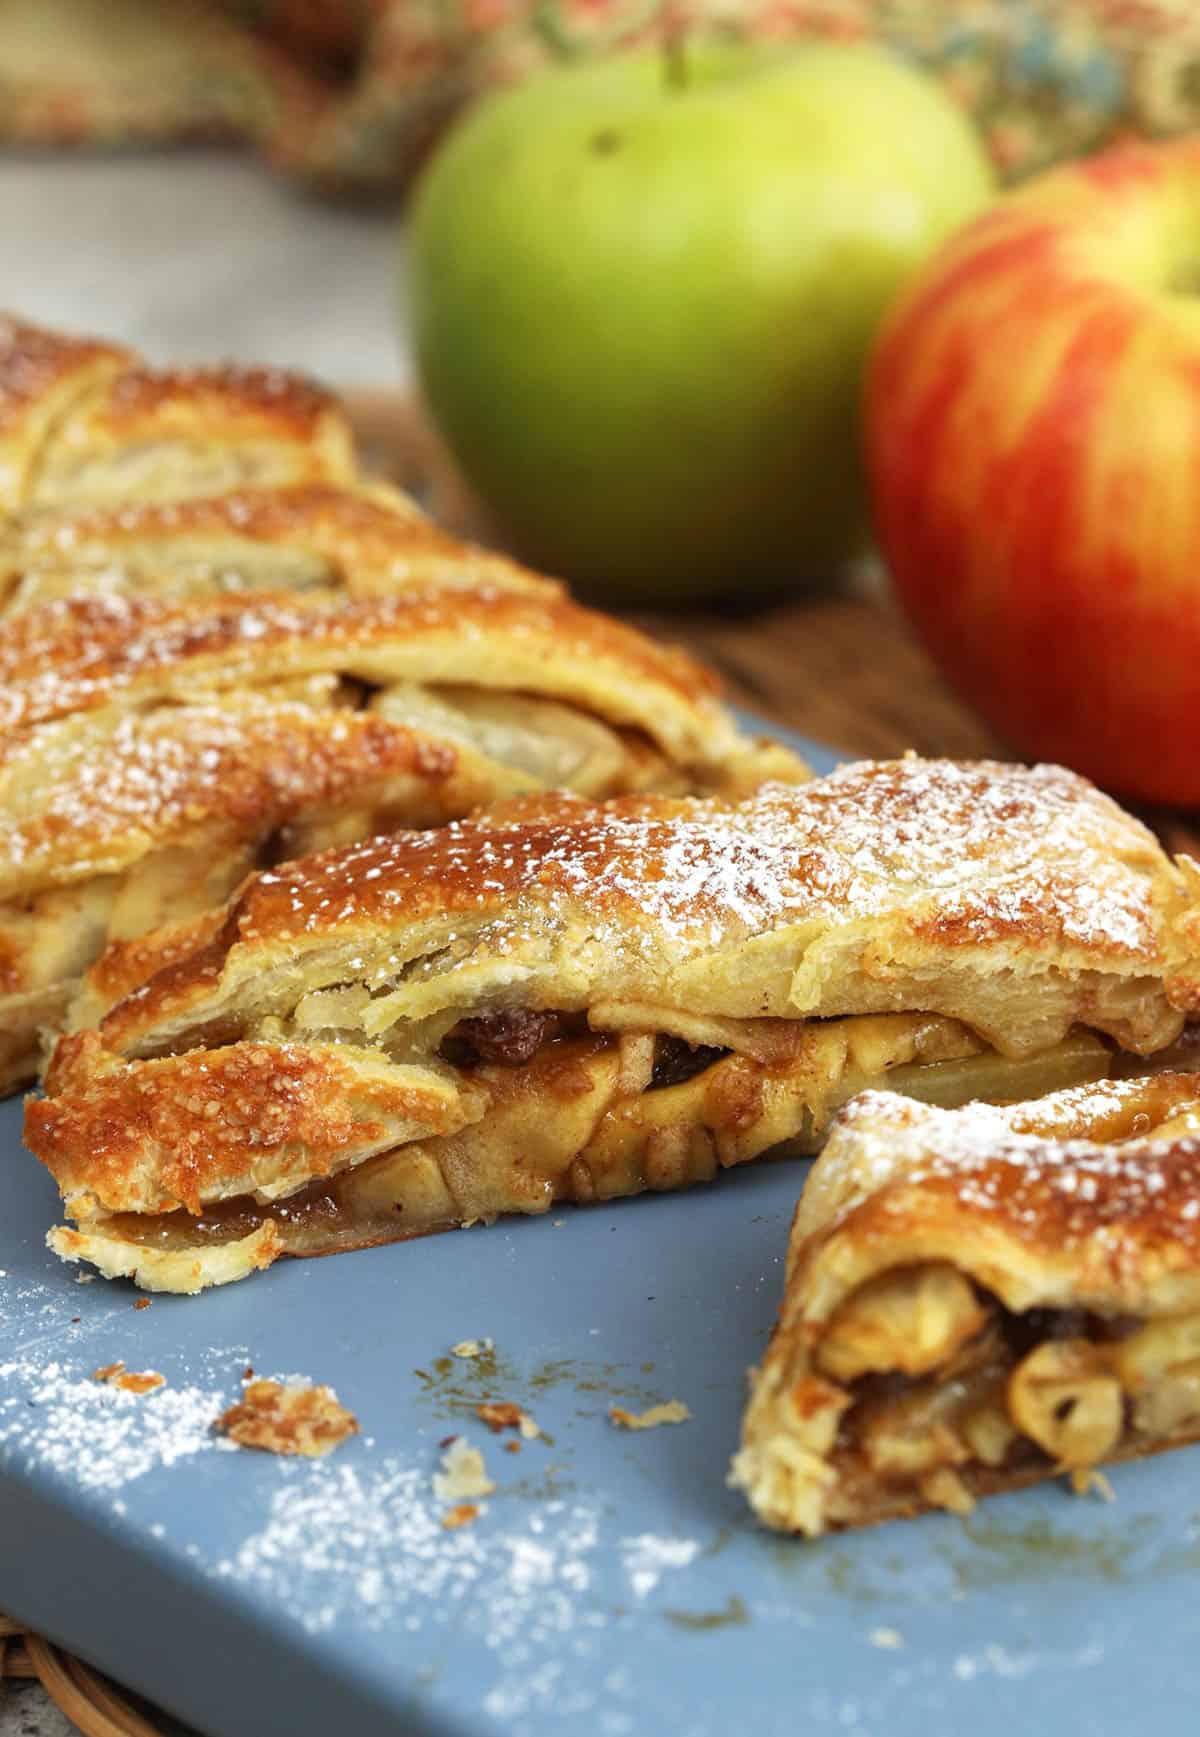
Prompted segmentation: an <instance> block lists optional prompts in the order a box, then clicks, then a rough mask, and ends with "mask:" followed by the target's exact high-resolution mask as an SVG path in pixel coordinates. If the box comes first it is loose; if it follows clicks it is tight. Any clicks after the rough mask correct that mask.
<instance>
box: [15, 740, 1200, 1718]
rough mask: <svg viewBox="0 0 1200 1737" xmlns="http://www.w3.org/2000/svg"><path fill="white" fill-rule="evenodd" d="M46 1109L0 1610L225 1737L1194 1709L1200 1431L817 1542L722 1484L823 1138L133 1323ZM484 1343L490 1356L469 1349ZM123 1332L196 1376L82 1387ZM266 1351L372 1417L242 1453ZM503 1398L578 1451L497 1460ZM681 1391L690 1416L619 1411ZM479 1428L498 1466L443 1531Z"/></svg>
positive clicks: (20, 1228)
mask: <svg viewBox="0 0 1200 1737" xmlns="http://www.w3.org/2000/svg"><path fill="white" fill-rule="evenodd" d="M812 757H813V758H814V759H817V760H819V761H820V763H822V764H828V763H829V757H828V756H827V755H825V756H822V755H818V754H816V753H813V755H812ZM19 1130H20V1107H19V1105H17V1104H15V1103H10V1104H5V1105H3V1106H0V1151H2V1158H0V1162H3V1163H4V1165H5V1166H6V1171H7V1177H8V1180H7V1183H6V1186H5V1195H4V1199H5V1206H4V1215H3V1221H2V1222H0V1268H3V1269H4V1273H3V1277H2V1278H0V1607H3V1608H6V1609H8V1610H10V1611H11V1612H12V1613H13V1614H14V1615H16V1616H17V1617H19V1618H21V1619H22V1620H24V1621H25V1622H27V1623H29V1624H30V1625H31V1626H34V1627H36V1628H38V1629H40V1630H42V1631H43V1632H45V1633H47V1634H49V1635H50V1636H52V1637H53V1638H54V1639H56V1640H58V1641H60V1642H62V1643H64V1644H66V1645H67V1646H69V1647H71V1648H73V1649H74V1650H76V1651H77V1652H79V1653H82V1654H83V1655H84V1656H85V1657H87V1658H88V1659H90V1660H91V1661H92V1662H93V1663H94V1664H96V1665H99V1666H101V1667H103V1668H104V1669H106V1670H108V1671H110V1672H111V1673H112V1674H113V1675H114V1676H116V1677H117V1678H118V1679H120V1680H122V1681H124V1682H126V1683H128V1684H130V1685H131V1686H133V1687H135V1688H137V1689H140V1690H142V1691H143V1692H144V1693H145V1694H147V1695H149V1696H151V1697H152V1698H153V1699H155V1700H156V1701H158V1702H160V1703H162V1704H163V1705H165V1706H167V1707H168V1708H170V1709H171V1710H172V1711H174V1712H175V1713H177V1714H179V1715H180V1716H181V1717H183V1718H184V1719H187V1720H189V1721H191V1722H192V1723H193V1724H195V1725H196V1726H198V1727H199V1728H200V1729H201V1730H203V1731H207V1732H209V1733H210V1734H211V1737H270V1734H272V1733H285V1732H286V1733H289V1734H292V1737H305V1734H307V1733H310V1732H311V1733H313V1734H314V1737H316V1734H318V1733H320V1734H321V1737H324V1734H325V1733H327V1732H329V1731H330V1730H334V1731H337V1732H338V1733H345V1734H353V1737H376V1734H379V1737H382V1734H383V1733H397V1732H403V1733H405V1734H407V1737H433V1734H435V1733H437V1734H442V1733H444V1734H447V1737H449V1734H451V1733H455V1734H459V1733H461V1734H463V1737H466V1734H482V1733H510V1734H521V1737H559V1734H561V1737H567V1734H568V1733H579V1734H583V1733H587V1734H589V1737H591V1734H593V1733H594V1734H597V1737H710V1734H711V1737H717V1734H722V1737H724V1734H726V1733H740V1732H752V1733H755V1734H762V1737H774V1734H776V1733H778V1734H780V1737H783V1734H784V1733H786V1734H787V1737H796V1734H800V1733H803V1734H804V1737H809V1734H816V1733H821V1732H837V1733H851V1734H853V1737H884V1734H885V1733H886V1734H887V1737H931V1734H936V1737H941V1734H943V1733H944V1734H946V1737H950V1734H952V1733H953V1734H955V1737H957V1734H958V1733H960V1732H962V1731H964V1730H969V1731H970V1732H971V1733H972V1737H1011V1733H1012V1732H1013V1730H1014V1729H1015V1730H1019V1731H1020V1732H1021V1733H1022V1734H1023V1737H1043V1734H1044V1737H1063V1733H1064V1732H1070V1733H1072V1734H1074V1733H1082V1732H1086V1733H1095V1734H1107V1733H1113V1734H1114V1737H1116V1734H1117V1733H1121V1734H1122V1737H1123V1734H1124V1733H1126V1732H1128V1731H1130V1730H1135V1729H1136V1730H1137V1731H1138V1732H1139V1733H1143V1734H1144V1733H1155V1734H1157V1733H1176V1732H1178V1733H1184V1732H1191V1731H1193V1730H1195V1728H1196V1719H1197V1713H1196V1708H1197V1706H1198V1705H1200V1615H1198V1614H1197V1609H1196V1604H1195V1600H1194V1587H1195V1579H1196V1573H1197V1569H1198V1568H1200V1513H1198V1510H1200V1488H1198V1484H1200V1450H1191V1451H1184V1452H1180V1453H1177V1454H1173V1455H1168V1456H1166V1457H1164V1458H1163V1459H1161V1460H1158V1461H1155V1462H1148V1463H1146V1464H1143V1465H1137V1466H1129V1467H1125V1468H1122V1469H1119V1470H1118V1471H1117V1472H1116V1473H1115V1474H1114V1475H1113V1483H1114V1486H1115V1489H1116V1501H1115V1502H1114V1503H1113V1504H1112V1505H1110V1506H1106V1505H1104V1504H1103V1503H1100V1502H1098V1501H1092V1500H1087V1501H1083V1500H1078V1499H1075V1498H1072V1497H1070V1496H1069V1495H1067V1494H1066V1493H1065V1492H1064V1491H1063V1490H1062V1489H1061V1488H1059V1487H1049V1488H1044V1489H1041V1490H1037V1491H1032V1492H1029V1493H1026V1494H1023V1495H1019V1496H1012V1497H1006V1498H1002V1499H1000V1500H997V1501H994V1502H992V1503H990V1504H985V1505H984V1506H983V1507H982V1508H981V1509H980V1510H978V1511H977V1513H976V1515H975V1516H974V1517H973V1518H972V1519H971V1520H969V1521H967V1522H965V1523H964V1522H962V1521H959V1520H956V1519H951V1518H949V1517H945V1516H935V1517H929V1518H926V1519H923V1520H920V1521H916V1522H911V1523H908V1524H898V1525H893V1526H890V1527H886V1528H883V1529H880V1530H877V1531H871V1532H865V1533H860V1534H856V1535H853V1536H849V1537H845V1538H835V1539H830V1540H826V1541H821V1542H818V1543H802V1542H798V1541H794V1540H790V1539H778V1538H774V1537H771V1536H769V1535H767V1534H765V1533H763V1532H761V1531H759V1530H758V1529H757V1528H756V1527H755V1526H754V1524H753V1523H752V1522H751V1520H750V1517H749V1514H748V1511H747V1509H746V1508H745V1506H744V1504H743V1501H742V1499H741V1497H740V1496H739V1495H737V1494H735V1493H733V1492H731V1491H729V1490H727V1489H726V1488H725V1485H724V1477H725V1471H726V1467H727V1464H728V1460H729V1456H730V1454H731V1452H732V1451H733V1449H734V1446H735V1444H736V1439H737V1432H738V1421H739V1415H740V1411H741V1404H742V1397H743V1377H744V1370H745V1368H746V1366H747V1365H748V1364H749V1363H751V1362H752V1361H753V1360H754V1359H755V1358H756V1357H757V1356H758V1355H759V1353H760V1352H761V1349H762V1347H763V1344H764V1342H765V1340H766V1336H767V1333H768V1330H769V1328H770V1325H771V1321H772V1318H773V1315H774V1311H775V1308H776V1304H777V1302H778V1296H779V1290H780V1285H781V1281H782V1256H783V1251H784V1245H785V1240H786V1236H787V1229H788V1222H789V1219H790V1216H791V1211H792V1207H793V1205H794V1202H795V1198H796V1195H797V1193H798V1191H799V1186H800V1183H801V1181H802V1169H801V1167H800V1166H799V1165H796V1164H786V1163H782V1164H776V1165H768V1166H765V1167H761V1168H753V1167H752V1168H749V1169H747V1170H745V1171H743V1172H740V1173H734V1174H732V1175H728V1176H726V1177H725V1178H723V1179H722V1180H721V1182H720V1183H718V1184H717V1185H715V1186H713V1187H710V1188H704V1189H698V1190H695V1191H693V1192H691V1193H689V1194H686V1195H678V1196H654V1197H646V1198H643V1199H641V1200H633V1201H625V1202H621V1203H619V1204H616V1205H613V1206H606V1207H589V1208H582V1209H564V1211H563V1212H562V1213H561V1214H558V1215H555V1217H554V1218H553V1219H551V1220H546V1219H541V1220H521V1221H514V1222H509V1223H504V1224H500V1225H497V1226H494V1227H493V1228H491V1229H488V1230H472V1231H469V1232H463V1233H459V1234H455V1235H450V1236H444V1237H437V1238H430V1239H428V1240H426V1241H423V1242H415V1243H411V1244H401V1245H397V1246H393V1247H390V1248H383V1249H375V1250H370V1251H365V1252H363V1253H360V1254H355V1255H349V1256H343V1257H340V1258H338V1259H334V1260H324V1261H308V1262H283V1263H280V1264H279V1265H278V1266H276V1267H274V1268H272V1269H271V1270H270V1271H269V1272H267V1273H264V1274H262V1275H260V1276H258V1277H255V1278H253V1279H249V1280H246V1281H245V1282H243V1283H241V1284H237V1285H234V1286H232V1287H230V1288H229V1289H227V1290H224V1291H216V1292H210V1293H208V1294H207V1295H205V1296H203V1297H200V1298H194V1299H190V1298H156V1299H155V1300H154V1302H153V1305H152V1306H151V1307H150V1308H144V1309H140V1310H139V1309H135V1307H134V1304H135V1302H136V1300H137V1293H136V1292H135V1291H134V1290H133V1289H132V1288H130V1287H128V1286H126V1285H123V1284H120V1285H112V1284H105V1283H104V1282H103V1281H100V1280H97V1281H95V1282H93V1283H90V1284H84V1285H80V1284H77V1283H76V1282H75V1280H74V1273H73V1269H70V1268H67V1267H65V1266H62V1265H61V1264H60V1263H59V1262H58V1261H57V1260H55V1259H54V1258H53V1257H52V1256H50V1255H48V1254H47V1252H46V1251H45V1249H44V1247H43V1237H44V1233H45V1230H46V1227H47V1226H48V1225H49V1224H50V1223H52V1222H54V1221H55V1219H56V1216H57V1197H56V1192H55V1190H54V1188H53V1187H52V1185H51V1184H50V1182H49V1180H48V1179H47V1178H46V1177H45V1176H44V1175H43V1174H42V1173H41V1172H40V1170H39V1169H38V1167H37V1166H36V1165H35V1164H34V1162H33V1160H32V1159H30V1158H28V1157H27V1156H26V1155H25V1154H24V1153H23V1152H22V1150H21V1145H20V1134H19ZM485 1335H486V1336H490V1337H491V1338H492V1339H494V1341H495V1345H496V1356H495V1360H494V1368H491V1367H488V1366H484V1365H480V1364H477V1363H471V1362H468V1361H464V1360H461V1359H453V1358H448V1357H447V1353H448V1350H449V1347H450V1346H451V1345H452V1344H454V1343H455V1342H456V1341H459V1340H461V1339H464V1338H480V1337H482V1336H485ZM117 1359H121V1360H122V1361H124V1363H125V1364H126V1365H127V1367H128V1368H129V1369H131V1370H145V1369H156V1370H159V1371H161V1372H162V1373H163V1374H164V1375H165V1376H166V1378H167V1385H166V1386H165V1387H164V1388H162V1389H160V1390H159V1391H157V1392H155V1393H151V1394H148V1395H146V1396H144V1397H135V1396H133V1395H128V1394H123V1393H119V1392H117V1391H115V1390H114V1389H112V1388H110V1387H106V1386H103V1385H101V1384H98V1383H96V1382H95V1381H93V1380H91V1379H90V1377H91V1374H92V1371H93V1370H94V1369H95V1368H96V1367H97V1366H99V1365H103V1364H108V1363H111V1362H113V1361H115V1360H117ZM247 1363H249V1364H252V1365H253V1366H254V1368H255V1370H256V1371H257V1372H258V1373H260V1374H280V1373H282V1374H287V1373H292V1372H298V1373H302V1374H305V1375H308V1376H311V1377H312V1378H313V1379H315V1380H324V1381H330V1382H332V1383H333V1384H334V1385H335V1386H336V1387H337V1390H338V1393H339V1395H340V1397H341V1398H342V1399H343V1400H344V1401H345V1402H346V1403H347V1404H348V1405H349V1406H351V1407H352V1408H353V1410H354V1411H355V1412H356V1413H357V1414H358V1416H359V1418H360V1420H361V1423H362V1428H363V1435H362V1436H361V1437H359V1438H356V1439H354V1440H352V1441H350V1442H348V1443H346V1444H345V1445H344V1446H343V1447H342V1448H340V1449H339V1450H338V1452H337V1453H335V1454H334V1455H333V1456H332V1457H331V1458H330V1459H328V1460H326V1461H323V1462H319V1463H306V1462H305V1463H293V1462H284V1461H280V1460H277V1459H274V1458H272V1457H270V1456H267V1455H260V1454H255V1453H250V1452H246V1451H241V1450H236V1449H230V1448H227V1447H222V1446H219V1445H217V1444H216V1443H215V1441H214V1438H213V1437H212V1436H211V1434H210V1433H209V1431H208V1427H207V1426H208V1422H209V1419H210V1418H211V1417H212V1416H213V1415H214V1414H215V1412H216V1411H217V1410H219V1409H220V1408H221V1407H223V1406H224V1405H226V1404H229V1403H231V1402H232V1401H233V1400H234V1398H235V1397H236V1396H237V1392H238V1388H239V1385H240V1379H241V1374H242V1371H243V1368H244V1367H245V1365H246V1364H247ZM417 1371H420V1373H417ZM485 1398H495V1399H510V1400H516V1401H518V1402H519V1403H520V1404H522V1405H524V1406H526V1407H527V1408H528V1410H529V1411H530V1412H531V1413H532V1414H533V1416H534V1418H535V1419H536V1421H537V1422H538V1423H539V1425H541V1427H542V1428H543V1429H544V1431H545V1432H546V1433H547V1435H548V1436H549V1437H551V1438H552V1440H551V1441H549V1442H547V1441H532V1442H527V1443H524V1444H522V1447H521V1451H520V1452H519V1453H518V1454H509V1453H507V1452H506V1451H504V1442H505V1441H507V1440H509V1439H511V1438H510V1437H504V1438H498V1437H495V1436H492V1435H490V1434H489V1433H488V1432H487V1430H486V1429H485V1428H484V1427H483V1426H482V1424H480V1423H479V1422H478V1420H477V1419H476V1418H475V1416H474V1406H475V1404H476V1403H478V1401H479V1400H481V1399H485ZM676 1398H677V1399H682V1400H684V1401H685V1402H686V1403H687V1404H688V1406H690V1408H691V1411H692V1413H693V1417H692V1421H691V1422H689V1423H686V1424H683V1425H680V1426H674V1427H664V1428H660V1429H658V1430H656V1431H653V1432H646V1433H640V1434H631V1433H625V1432H622V1431H618V1430H616V1429H614V1428H613V1426H612V1425H611V1423H610V1422H609V1421H608V1416H607V1413H608V1408H609V1406H610V1405H612V1404H614V1403H623V1404H625V1405H627V1406H629V1407H630V1408H631V1409H641V1408H643V1407H644V1406H645V1405H647V1404H649V1403H651V1402H653V1401H656V1400H665V1399H676ZM460 1432H461V1433H462V1434H463V1435H465V1436H466V1437H467V1438H468V1439H470V1440H471V1441H472V1442H474V1443H476V1444H477V1445H479V1446H480V1447H481V1448H482V1449H483V1451H484V1455H485V1459H486V1463H487V1466H488V1470H489V1472H490V1474H491V1475H492V1477H493V1478H494V1479H495V1481H496V1483H497V1485H498V1488H497V1491H496V1493H495V1494H494V1495H493V1496H492V1497H491V1498H490V1499H489V1500H488V1502H487V1504H486V1512H485V1513H484V1514H483V1515H482V1517H481V1518H480V1519H479V1520H478V1521H477V1522H476V1523H475V1524H474V1525H473V1526H468V1527H465V1528H463V1529H462V1530H460V1531H456V1532H446V1531H444V1530H442V1528H441V1526H440V1524H439V1515H440V1513H441V1511H442V1505H441V1504H439V1503H437V1502H436V1501H435V1500H434V1498H433V1494H432V1490H431V1483H430V1481H431V1476H432V1474H433V1472H434V1470H435V1468H436V1466H437V1463H438V1460H439V1447H438V1443H439V1442H440V1441H443V1440H444V1439H445V1438H446V1437H447V1436H448V1435H451V1434H454V1433H460Z"/></svg>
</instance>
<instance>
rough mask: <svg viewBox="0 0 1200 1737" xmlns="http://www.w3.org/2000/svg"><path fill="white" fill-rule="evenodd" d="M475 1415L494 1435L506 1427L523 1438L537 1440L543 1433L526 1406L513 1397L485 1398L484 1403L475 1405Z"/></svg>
mask: <svg viewBox="0 0 1200 1737" xmlns="http://www.w3.org/2000/svg"><path fill="white" fill-rule="evenodd" d="M475 1415H476V1417H477V1418H478V1419H479V1421H480V1423H486V1424H487V1426H488V1428H489V1429H490V1430H491V1432H492V1434H493V1435H499V1434H500V1433H501V1432H502V1431H503V1430H506V1429H515V1430H517V1431H518V1432H519V1433H520V1435H521V1437H522V1439H523V1440H525V1441H537V1439H538V1437H539V1436H540V1435H541V1433H542V1431H541V1429H540V1428H539V1426H538V1424H537V1423H536V1422H535V1421H534V1419H533V1418H532V1417H531V1416H530V1414H529V1413H528V1412H527V1411H526V1410H525V1408H524V1407H523V1406H520V1405H517V1404H516V1403H515V1402H514V1401H513V1400H511V1399H489V1400H484V1402H483V1404H482V1405H477V1406H476V1407H475ZM510 1446H511V1443H510Z"/></svg>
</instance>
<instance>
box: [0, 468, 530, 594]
mask: <svg viewBox="0 0 1200 1737" xmlns="http://www.w3.org/2000/svg"><path fill="white" fill-rule="evenodd" d="M481 584H489V585H495V586H502V587H504V588H505V589H509V590H513V591H529V592H534V593H539V594H542V595H555V594H557V593H560V592H561V591H562V586H561V585H559V584H558V583H557V582H556V581H555V580H552V579H544V578H541V577H540V576H539V575H537V574H535V573H531V572H529V571H528V569H527V568H524V567H521V566H519V565H518V563H517V562H515V561H510V560H508V559H507V558H506V557H505V556H503V555H498V554H495V553H493V552H492V551H489V550H486V549H481V548H476V547H474V546H473V545H471V544H468V543H463V542H461V541H460V540H459V539H458V538H456V537H452V536H450V535H449V534H448V533H446V532H445V531H441V530H439V529H438V527H437V526H436V525H434V524H432V523H431V522H430V521H429V520H428V519H427V518H425V517H424V515H423V514H421V513H420V512H418V511H417V509H416V507H415V506H414V504H413V503H412V502H411V501H409V500H408V499H407V498H406V497H405V496H404V495H402V494H401V493H400V492H399V491H398V490H395V489H385V488H383V487H382V486H380V485H378V484H369V485H368V484H355V485H353V486H345V485H341V486H339V485H335V484H332V483H324V482H318V483H300V484H296V485H293V486H291V487H287V488H275V489H238V490H232V491H230V492H229V493H226V494H222V495H215V496H206V495H202V496H198V497H195V498H190V499H185V500H181V501H137V502H121V503H120V504H117V505H113V506H102V507H92V508H84V509H78V510H70V509H67V510H63V511H58V512H51V511H48V510H43V511H40V512H37V513H32V514H28V515H26V516H25V517H24V518H19V519H16V520H14V521H13V522H12V523H10V524H9V525H8V526H7V527H0V592H3V591H7V592H8V594H9V595H8V609H9V610H10V611H15V610H18V609H27V608H29V607H31V606H32V605H34V604H36V603H40V602H48V601H53V600H54V599H55V598H58V597H62V596H68V595H74V596H79V595H83V594H87V593H100V594H101V595H105V596H113V595H118V596H131V595H139V594H148V595H151V596H161V597H184V596H194V595H201V594H203V593H207V592H218V593H222V592H237V591H246V590H267V589H281V588H283V587H285V586H286V587H287V588H288V589H292V588H300V587H305V588H307V587H310V586H318V585H321V586H327V587H329V588H331V589H333V590H337V591H343V592H346V593H347V594H349V595H350V596H370V595H374V594H390V593H393V592H398V591H403V590H408V589H413V588H423V587H426V586H431V585H437V586H449V587H458V586H468V587H470V586H478V585H481Z"/></svg>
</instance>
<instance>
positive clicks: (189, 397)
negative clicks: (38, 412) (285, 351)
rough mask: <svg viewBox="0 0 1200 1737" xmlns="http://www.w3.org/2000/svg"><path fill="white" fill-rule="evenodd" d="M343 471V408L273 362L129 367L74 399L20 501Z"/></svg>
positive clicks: (346, 450) (168, 493) (258, 482)
mask: <svg viewBox="0 0 1200 1737" xmlns="http://www.w3.org/2000/svg"><path fill="white" fill-rule="evenodd" d="M354 474H355V457H354V441H353V437H352V435H351V433H350V427H349V424H348V422H347V421H346V418H345V415H344V413H343V411H342V409H341V407H340V405H339V404H338V402H337V400H336V399H335V398H334V397H333V396H332V394H331V393H329V392H327V391H325V390H324V389H323V388H322V387H319V386H317V385H315V384H314V383H313V382H312V381H309V380H305V379H302V378H301V377H300V376H299V375H295V374H287V373H284V372H282V371H281V370H277V369H272V368H255V367H235V366H223V367H215V368H194V369H162V370H154V369H149V368H142V367H133V368H128V369H126V370H124V371H123V372H122V373H119V374H117V375H116V376H115V377H111V378H109V379H108V380H106V381H105V382H104V383H103V384H101V385H100V386H98V387H97V388H96V389H94V390H93V391H92V392H90V393H88V394H86V395H81V396H80V397H79V398H77V399H76V401H75V403H74V404H73V406H72V407H71V408H70V409H69V410H68V412H67V413H66V415H64V416H63V418H62V419H61V421H60V422H59V423H58V424H57V426H56V428H55V429H54V431H53V434H52V438H51V439H50V440H49V441H48V442H47V444H46V447H45V449H44V451H43V453H42V456H41V459H40V462H39V463H38V466H37V469H36V472H35V474H34V479H33V485H32V487H31V488H30V489H29V491H28V494H27V497H26V501H25V502H24V503H23V504H27V505H29V506H31V507H35V508H36V507H43V506H49V507H55V506H61V505H63V504H64V503H67V502H72V503H74V504H81V503H84V502H102V501H113V500H120V499H128V498H130V497H137V498H140V499H143V500H172V499H179V498H182V497H186V496H189V495H197V494H219V493H222V492H224V491H225V490H227V489H231V488H246V487H273V486H280V485H285V484H291V483H304V482H349V481H351V480H352V479H353V477H354Z"/></svg>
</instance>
